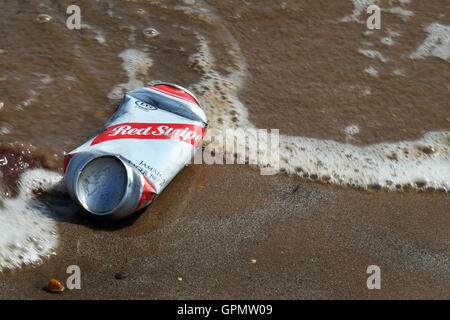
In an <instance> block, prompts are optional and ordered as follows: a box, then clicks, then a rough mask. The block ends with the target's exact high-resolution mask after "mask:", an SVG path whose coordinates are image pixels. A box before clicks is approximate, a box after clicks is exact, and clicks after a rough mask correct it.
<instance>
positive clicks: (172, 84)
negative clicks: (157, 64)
mask: <svg viewBox="0 0 450 320" xmlns="http://www.w3.org/2000/svg"><path fill="white" fill-rule="evenodd" d="M160 84H162V85H166V86H171V87H174V88H177V89H180V90H183V91H185V92H186V93H187V94H189V95H190V96H191V97H192V98H194V100H195V101H196V102H197V104H198V105H199V106H200V101H198V99H197V97H196V96H195V95H194V94H193V93H192V92H191V91H189V90H188V89H186V88H184V87H182V86H180V85H178V84H175V83H171V82H165V81H161V82H158V83H155V84H152V85H151V86H150V88H151V87H154V86H158V85H160Z"/></svg>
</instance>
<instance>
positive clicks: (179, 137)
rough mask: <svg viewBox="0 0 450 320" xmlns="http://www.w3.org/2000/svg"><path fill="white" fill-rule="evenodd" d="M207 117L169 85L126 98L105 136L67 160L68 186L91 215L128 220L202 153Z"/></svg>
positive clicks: (181, 91) (194, 101)
mask: <svg viewBox="0 0 450 320" xmlns="http://www.w3.org/2000/svg"><path fill="white" fill-rule="evenodd" d="M206 128H207V123H206V116H205V113H204V112H203V110H202V109H201V108H200V104H199V102H198V101H197V99H196V98H195V96H194V95H193V94H192V93H190V92H189V91H187V90H186V89H184V88H182V87H180V86H177V85H174V84H169V83H160V84H157V85H154V86H152V87H148V88H140V89H136V90H133V91H130V92H128V93H126V94H125V96H124V98H123V99H122V101H121V103H120V105H119V107H118V109H117V111H116V112H115V113H114V114H113V116H112V117H111V118H110V119H109V120H108V121H107V123H106V124H105V126H104V128H103V131H102V132H100V133H99V134H97V135H95V136H94V137H92V138H91V139H89V140H88V141H87V142H85V143H84V144H82V145H81V146H79V147H78V148H76V149H75V150H72V151H71V152H70V153H68V154H67V155H66V157H65V159H64V177H65V184H66V186H67V189H68V191H69V193H70V195H71V196H72V197H73V198H74V199H76V200H77V201H78V202H79V203H80V205H81V206H82V207H83V208H84V209H85V210H87V211H88V212H90V213H92V214H94V215H98V216H104V217H108V218H123V217H125V216H128V215H130V214H132V213H133V212H136V211H138V210H140V209H142V208H144V207H146V206H147V205H149V204H150V203H151V202H152V201H153V200H154V199H155V198H156V197H157V196H158V195H159V194H160V193H161V192H162V191H163V190H164V188H165V187H166V186H167V185H168V184H169V182H170V181H171V180H172V179H173V178H174V177H175V176H176V174H177V173H178V172H179V171H180V170H181V169H182V168H183V167H184V166H185V165H186V164H187V163H189V162H190V160H191V158H192V157H193V155H194V153H195V152H196V151H197V149H198V148H201V143H202V139H203V136H204V134H205V132H206Z"/></svg>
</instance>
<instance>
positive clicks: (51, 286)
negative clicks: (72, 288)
mask: <svg viewBox="0 0 450 320" xmlns="http://www.w3.org/2000/svg"><path fill="white" fill-rule="evenodd" d="M47 289H48V291H50V292H52V293H60V292H63V291H64V286H63V285H62V284H61V282H59V281H58V280H56V279H50V281H49V282H48V285H47Z"/></svg>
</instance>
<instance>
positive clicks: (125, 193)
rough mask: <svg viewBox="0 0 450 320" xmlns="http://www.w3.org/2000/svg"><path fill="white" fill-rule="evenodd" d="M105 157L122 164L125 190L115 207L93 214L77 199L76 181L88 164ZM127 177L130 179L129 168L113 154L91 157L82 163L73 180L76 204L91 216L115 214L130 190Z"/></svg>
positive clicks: (93, 212)
mask: <svg viewBox="0 0 450 320" xmlns="http://www.w3.org/2000/svg"><path fill="white" fill-rule="evenodd" d="M107 157H110V158H115V159H117V160H119V162H120V163H121V164H122V166H123V168H124V169H125V172H126V181H125V190H124V192H123V194H122V197H121V198H120V201H119V202H118V203H117V205H116V206H115V207H114V208H113V209H111V210H109V211H105V212H95V211H92V210H90V209H89V207H88V206H87V205H86V204H85V203H84V202H82V201H80V197H79V194H78V181H79V178H80V175H81V174H82V172H83V169H84V168H85V167H86V166H87V165H88V164H89V163H91V162H92V161H94V160H97V159H99V158H107ZM129 177H130V172H129V167H128V166H127V165H126V164H125V163H124V162H123V160H122V159H121V157H120V156H118V155H115V154H102V155H99V156H97V157H92V158H91V159H89V160H88V161H86V162H85V163H83V164H82V165H81V166H80V167H79V169H78V172H77V175H76V177H75V179H74V188H73V189H74V193H75V197H76V199H77V200H78V203H80V205H81V206H82V207H83V209H85V210H86V211H88V212H89V213H92V214H94V215H96V216H105V215H110V214H111V213H113V212H115V211H116V210H117V208H120V206H121V205H122V204H123V203H124V202H125V200H126V196H127V194H128V193H129V189H130V185H129V180H130V178H129Z"/></svg>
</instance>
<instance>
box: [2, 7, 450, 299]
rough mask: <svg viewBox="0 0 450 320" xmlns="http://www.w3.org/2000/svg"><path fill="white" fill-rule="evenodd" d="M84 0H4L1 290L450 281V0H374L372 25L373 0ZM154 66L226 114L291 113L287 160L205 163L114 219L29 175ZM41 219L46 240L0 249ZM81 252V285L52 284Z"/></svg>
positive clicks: (408, 290)
mask: <svg viewBox="0 0 450 320" xmlns="http://www.w3.org/2000/svg"><path fill="white" fill-rule="evenodd" d="M78 2H79V3H78V5H79V6H80V8H81V10H82V23H83V25H82V29H81V30H67V28H66V27H65V20H66V18H67V16H68V15H67V14H66V13H65V10H66V7H67V6H68V5H69V4H71V2H70V1H58V2H53V1H38V2H36V3H34V2H33V3H27V5H23V6H22V5H19V4H17V5H16V4H15V5H8V6H5V8H2V10H1V11H0V21H2V26H1V28H0V50H1V51H0V102H1V103H3V106H2V107H0V193H1V198H0V222H1V225H0V231H1V232H2V233H1V234H0V258H1V259H0V299H450V231H449V230H450V229H449V227H450V215H449V207H450V197H449V194H448V190H449V189H448V186H449V183H450V182H449V181H448V179H447V177H448V176H449V172H450V162H449V159H450V156H449V154H450V151H449V149H450V136H449V129H450V109H449V105H448V102H449V101H450V90H449V88H450V66H449V62H450V61H449V59H450V56H449V52H450V47H449V42H448V37H449V35H450V31H449V30H450V27H449V25H450V20H449V19H450V16H449V14H448V13H449V4H448V2H447V1H439V0H433V1H426V2H425V1H417V0H411V1H384V0H383V1H372V2H373V3H377V4H378V5H379V6H380V7H381V8H383V11H382V28H381V29H380V30H374V31H368V30H367V27H366V25H365V19H366V17H367V14H366V13H365V11H364V10H365V7H364V8H363V9H360V8H359V7H358V3H359V2H357V1H355V2H353V1H260V2H259V1H237V0H236V1H235V0H230V1H223V2H216V1H205V2H203V1H163V2H159V1H140V0H136V1H128V2H120V1H99V2H98V3H96V4H95V5H94V4H91V3H89V2H88V1H78ZM363 2H364V1H363ZM372 2H371V1H367V4H366V5H368V4H369V3H372ZM358 10H359V11H358ZM40 14H47V15H49V16H50V17H51V19H50V20H49V21H48V22H44V23H43V22H41V21H36V19H37V17H38V16H39V15H40ZM41 20H42V18H41ZM150 27H151V28H154V29H155V30H157V31H158V35H157V36H153V35H152V36H149V31H148V28H150ZM146 30H147V31H146ZM19 39H26V41H18V40H19ZM427 41H428V42H427ZM127 50H128V51H127ZM129 50H134V51H129ZM373 70H375V71H373ZM155 80H164V81H169V82H174V83H178V84H180V85H183V86H185V87H187V88H189V89H190V90H192V91H193V92H194V94H195V95H196V96H197V97H198V98H199V100H200V102H201V104H202V106H203V107H204V109H205V111H206V114H207V116H208V119H209V125H210V128H213V129H226V128H240V127H250V126H254V127H255V128H267V129H273V128H278V129H279V130H280V134H281V147H280V148H281V151H280V159H281V168H282V170H280V172H279V173H277V174H276V175H269V176H263V175H261V174H260V170H259V168H256V167H254V166H253V167H252V166H250V165H248V164H244V165H238V164H232V165H207V164H199V165H194V164H191V165H189V166H187V167H186V168H185V169H183V170H182V171H181V173H180V174H179V175H177V176H176V177H175V179H174V180H173V181H172V182H171V184H169V186H168V187H167V188H166V189H165V190H164V192H163V193H162V194H161V195H160V197H159V198H158V199H157V200H156V201H154V203H152V204H151V205H150V207H148V208H146V209H145V210H142V211H141V212H139V213H138V214H135V215H133V216H131V217H129V218H127V219H125V220H123V221H118V222H114V223H111V222H105V221H97V220H95V219H93V218H92V217H90V216H88V214H87V213H86V212H81V211H80V210H78V209H77V207H76V205H74V204H73V201H72V200H70V199H69V197H68V195H67V194H64V193H55V192H53V193H52V192H43V193H42V192H36V190H35V189H36V188H34V187H35V186H34V185H33V184H30V185H29V186H28V185H23V184H22V185H18V181H19V180H20V177H21V176H23V175H24V174H25V173H26V172H29V171H30V169H34V168H45V170H47V171H45V172H53V174H54V175H56V176H55V178H54V179H57V178H58V177H61V176H62V167H63V157H64V153H65V152H69V151H70V150H72V149H73V148H75V147H76V146H78V145H80V144H81V143H83V142H84V141H86V140H87V139H88V138H89V137H91V136H92V135H93V134H95V133H96V132H98V131H99V130H100V129H101V127H102V126H103V124H104V123H105V122H106V120H107V119H108V118H109V117H110V116H111V114H112V113H113V111H114V109H115V107H116V106H117V104H118V102H119V101H120V98H121V96H122V95H123V93H125V92H126V91H129V90H132V89H134V88H137V87H140V86H145V85H148V84H149V83H151V82H152V81H155ZM433 134H434V135H433ZM424 137H425V138H424ZM427 137H428V138H427ZM430 137H431V138H430ZM435 137H437V138H435ZM324 141H325V142H324ZM329 141H331V142H329ZM10 143H13V145H12V146H11V145H9V144H10ZM384 143H390V145H389V146H388V147H386V146H385V145H383V144H384ZM20 144H24V145H22V146H21V145H20ZM30 144H32V146H30ZM322 146H325V147H326V148H325V147H324V149H321V148H322ZM340 148H342V149H340ZM389 148H392V149H395V148H397V149H398V151H397V153H395V154H393V153H392V152H390V151H389V150H390V149H389ZM397 149H395V150H397ZM340 150H349V151H348V152H349V153H352V155H353V156H354V157H355V158H356V159H357V160H358V157H359V158H360V159H364V157H372V156H373V158H370V159H369V160H368V161H366V162H367V163H365V165H364V166H360V165H359V162H357V161H356V160H355V161H354V160H352V159H351V157H347V158H348V159H347V158H345V156H344V154H343V153H342V152H341V151H340ZM386 150H388V151H389V152H390V153H389V152H387V151H386ZM304 159H306V160H304ZM347 160H348V161H347ZM340 169H342V171H340ZM346 170H347V171H346ZM383 170H385V171H383ZM39 172H40V171H39ZM45 172H44V173H42V181H43V183H44V184H46V183H50V182H48V181H53V180H52V179H53V177H54V176H52V175H51V174H50V173H48V174H47V173H45ZM349 172H350V173H349ZM385 172H386V173H385ZM40 178H41V177H37V178H36V179H37V180H39V179H40ZM36 179H35V180H36ZM26 181H29V180H26ZM396 185H398V186H396ZM27 188H30V189H33V188H34V189H33V190H34V191H33V192H34V193H32V194H31V193H30V194H31V196H29V195H24V194H25V193H24V192H25V191H24V190H28V189H27ZM14 199H16V200H14ZM30 201H31V202H32V203H35V202H36V201H37V202H39V203H40V204H43V206H44V207H45V209H42V210H41V209H40V208H41V207H38V209H36V208H35V207H30V206H27V204H29V203H31V202H30ZM23 208H24V209H23ZM30 208H31V209H30ZM16 209H17V212H16V211H15V210H16ZM33 210H34V211H33ZM36 210H37V211H36ZM39 210H41V211H42V212H41V211H39ZM24 212H25V213H24ZM27 214H29V216H27ZM17 215H24V216H23V217H24V218H23V219H22V220H21V218H20V217H17ZM27 217H29V219H28V218H27ZM41 218H42V220H38V219H41ZM15 219H17V220H15ZM33 219H36V220H33ZM25 220H29V221H37V222H36V224H35V226H37V225H38V223H42V224H41V225H39V227H41V226H45V228H44V229H38V228H37V227H36V230H34V229H33V228H35V226H33V225H30V227H29V228H28V229H27V228H25V227H23V228H21V226H20V225H19V226H18V224H20V223H19V222H20V221H25ZM11 221H13V222H11ZM16 221H19V222H17V223H16ZM24 229H27V230H25V231H24ZM9 230H12V231H13V232H15V233H14V235H12V236H11V239H10V238H8V237H10V234H12V232H10V233H8V231H9ZM15 230H18V231H15ZM20 230H22V231H24V235H23V236H22V235H21V234H20V232H19V231H20ZM26 232H28V233H26ZM33 232H35V234H36V238H37V240H36V241H37V242H39V241H41V240H42V241H44V240H46V239H45V236H46V235H48V237H49V238H48V241H47V244H48V243H50V242H51V244H52V245H50V244H48V252H46V254H42V256H36V257H34V256H33V259H34V258H36V260H40V261H35V263H30V264H27V265H23V266H21V267H19V268H2V266H3V265H2V263H3V262H4V263H5V265H6V263H7V262H8V261H10V260H9V259H12V260H14V259H18V260H17V261H21V260H20V259H21V257H22V256H20V254H19V253H17V252H18V251H17V248H16V249H14V246H11V244H13V243H14V241H18V242H19V243H28V242H27V241H28V240H26V239H25V238H26V237H28V235H33ZM22 238H23V239H25V240H23V239H22ZM27 239H28V238H27ZM22 240H23V242H21V241H22ZM44 242H45V241H44ZM44 242H42V243H40V242H39V244H36V247H39V246H40V245H42V246H43V247H44V249H46V248H47V247H45V245H44ZM53 243H55V246H53ZM11 248H12V249H11ZM33 250H34V249H33ZM21 252H22V251H21ZM23 252H25V254H24V253H23ZM23 252H22V254H23V255H24V256H25V257H22V258H23V259H22V260H26V258H28V257H27V256H26V252H30V251H26V250H25V251H23ZM33 252H34V251H33ZM8 255H10V256H8ZM2 259H3V260H2ZM29 259H30V260H31V259H32V258H29ZM5 261H6V262H5ZM69 265H77V266H79V267H80V270H81V289H80V290H76V289H74V290H68V289H66V290H65V291H64V292H63V293H61V294H51V293H49V292H47V291H45V290H43V288H44V287H45V286H46V285H47V283H48V280H49V279H50V278H55V279H58V280H60V281H61V282H62V283H63V284H64V285H65V281H66V279H67V277H68V276H69V275H68V274H67V273H66V269H67V267H68V266H69ZM370 265H376V266H379V267H380V270H381V289H379V290H376V289H375V290H369V289H368V288H367V285H366V281H367V278H368V277H369V276H370V275H369V274H367V272H366V270H367V267H368V266H370ZM118 272H123V273H126V274H127V277H126V278H125V279H121V280H119V279H116V278H115V274H116V273H118Z"/></svg>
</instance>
